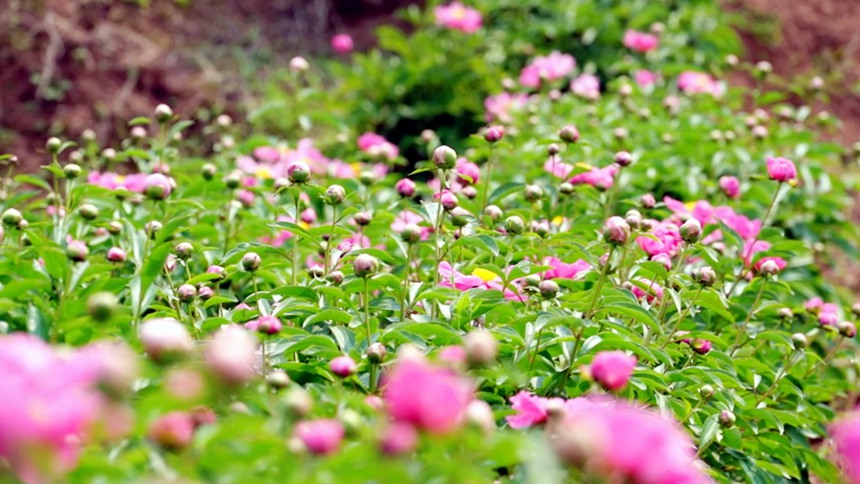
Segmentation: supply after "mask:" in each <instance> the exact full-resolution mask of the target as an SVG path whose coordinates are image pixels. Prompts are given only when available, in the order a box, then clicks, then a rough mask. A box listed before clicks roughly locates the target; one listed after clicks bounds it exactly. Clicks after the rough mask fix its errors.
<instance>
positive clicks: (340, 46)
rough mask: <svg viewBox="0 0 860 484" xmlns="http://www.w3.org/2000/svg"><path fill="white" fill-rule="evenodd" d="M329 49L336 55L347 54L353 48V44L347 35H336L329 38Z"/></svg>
mask: <svg viewBox="0 0 860 484" xmlns="http://www.w3.org/2000/svg"><path fill="white" fill-rule="evenodd" d="M331 48H332V49H333V50H334V51H335V52H337V53H338V54H349V53H350V52H352V49H354V48H355V43H354V42H353V41H352V37H350V36H349V34H337V35H335V36H334V37H332V38H331Z"/></svg>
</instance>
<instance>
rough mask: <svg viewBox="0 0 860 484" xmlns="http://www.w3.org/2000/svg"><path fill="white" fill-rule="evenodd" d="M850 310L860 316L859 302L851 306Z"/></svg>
mask: <svg viewBox="0 0 860 484" xmlns="http://www.w3.org/2000/svg"><path fill="white" fill-rule="evenodd" d="M851 312H852V313H854V315H855V316H860V302H856V303H854V304H853V305H852V306H851Z"/></svg>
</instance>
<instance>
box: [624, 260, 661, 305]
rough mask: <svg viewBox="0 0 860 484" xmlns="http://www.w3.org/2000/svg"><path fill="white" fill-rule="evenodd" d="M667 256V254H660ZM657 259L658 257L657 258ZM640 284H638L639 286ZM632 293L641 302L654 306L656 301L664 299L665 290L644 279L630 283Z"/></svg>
mask: <svg viewBox="0 0 860 484" xmlns="http://www.w3.org/2000/svg"><path fill="white" fill-rule="evenodd" d="M658 255H665V254H658ZM655 257H656V256H655ZM637 282H638V284H637ZM630 291H632V292H633V295H634V296H636V299H639V300H640V301H641V300H642V299H645V300H646V301H648V303H650V304H653V303H654V302H655V301H660V300H662V299H663V288H662V287H661V286H660V284H657V283H656V282H654V281H652V280H650V279H645V278H642V277H639V278H636V279H635V280H634V281H633V282H631V283H630Z"/></svg>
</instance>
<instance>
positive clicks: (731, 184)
mask: <svg viewBox="0 0 860 484" xmlns="http://www.w3.org/2000/svg"><path fill="white" fill-rule="evenodd" d="M720 188H721V189H722V190H723V193H725V194H726V196H727V197H729V198H738V197H740V196H741V182H740V181H739V180H738V179H737V177H733V176H722V177H720Z"/></svg>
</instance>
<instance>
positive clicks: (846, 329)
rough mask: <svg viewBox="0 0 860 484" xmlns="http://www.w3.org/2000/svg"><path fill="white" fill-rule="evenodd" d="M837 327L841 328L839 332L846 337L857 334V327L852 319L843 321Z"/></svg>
mask: <svg viewBox="0 0 860 484" xmlns="http://www.w3.org/2000/svg"><path fill="white" fill-rule="evenodd" d="M837 327H838V328H839V334H841V335H842V336H844V337H846V338H853V337H855V336H857V327H856V326H854V323H852V322H850V321H842V322H841V323H839V326H837Z"/></svg>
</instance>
